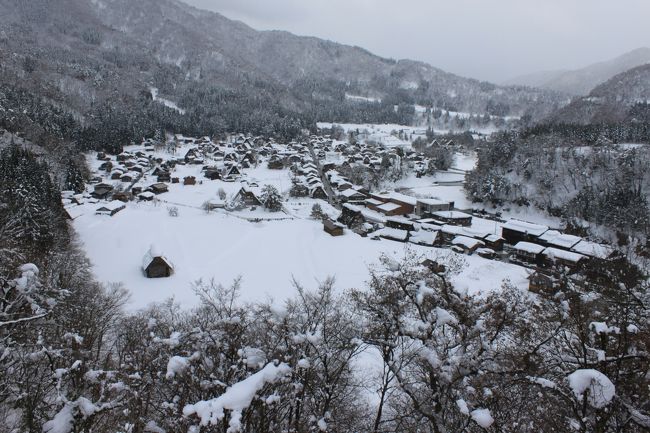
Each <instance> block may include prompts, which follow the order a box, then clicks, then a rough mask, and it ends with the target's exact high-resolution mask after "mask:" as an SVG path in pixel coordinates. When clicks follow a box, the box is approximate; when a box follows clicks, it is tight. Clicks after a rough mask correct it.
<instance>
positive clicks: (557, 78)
mask: <svg viewBox="0 0 650 433" xmlns="http://www.w3.org/2000/svg"><path fill="white" fill-rule="evenodd" d="M646 63H650V48H638V49H636V50H633V51H630V52H629V53H626V54H623V55H622V56H619V57H616V58H615V59H612V60H608V61H605V62H600V63H595V64H593V65H590V66H587V67H584V68H581V69H576V70H573V71H545V72H538V73H534V74H528V75H523V76H520V77H517V78H513V79H511V80H509V81H507V82H506V84H508V85H522V86H532V87H537V88H541V89H548V90H553V91H556V92H562V93H567V94H570V95H587V94H588V93H589V92H590V91H591V90H593V89H594V88H595V87H596V86H598V85H599V84H602V83H604V82H605V81H607V80H609V79H610V78H612V77H613V76H615V75H617V74H620V73H621V72H625V71H627V70H629V69H632V68H634V67H636V66H640V65H644V64H646Z"/></svg>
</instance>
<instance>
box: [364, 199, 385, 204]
mask: <svg viewBox="0 0 650 433" xmlns="http://www.w3.org/2000/svg"><path fill="white" fill-rule="evenodd" d="M365 202H366V204H369V205H372V206H379V205H380V204H382V203H383V201H379V200H376V199H374V198H367V199H366V200H365Z"/></svg>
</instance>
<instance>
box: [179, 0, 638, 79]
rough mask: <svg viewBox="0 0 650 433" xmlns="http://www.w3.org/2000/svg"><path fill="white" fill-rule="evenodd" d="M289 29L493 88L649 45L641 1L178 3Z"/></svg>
mask: <svg viewBox="0 0 650 433" xmlns="http://www.w3.org/2000/svg"><path fill="white" fill-rule="evenodd" d="M183 1H185V2H187V3H189V4H191V5H194V6H197V7H200V8H202V9H209V10H213V11H217V12H220V13H222V14H223V15H225V16H227V17H229V18H233V19H238V20H241V21H243V22H245V23H246V24H248V25H250V26H252V27H254V28H256V29H259V30H270V29H276V30H288V31H290V32H292V33H296V34H298V35H307V36H317V37H320V38H325V39H330V40H333V41H336V42H341V43H345V44H349V45H358V46H360V47H363V48H366V49H368V50H370V51H372V52H373V53H375V54H379V55H381V56H384V57H392V58H395V59H400V58H410V59H414V60H423V61H425V62H428V63H431V64H432V65H434V66H437V67H439V68H442V69H444V70H447V71H449V72H454V73H457V74H460V75H463V76H468V77H474V78H479V79H485V80H490V81H494V82H501V81H504V80H506V79H508V78H512V77H514V76H517V75H521V74H525V73H529V72H537V71H543V70H553V69H574V68H579V67H582V66H586V65H588V64H591V63H594V62H598V61H602V60H607V59H610V58H613V57H616V56H618V55H620V54H623V53H625V52H627V51H630V50H633V49H635V48H638V47H642V46H650V0H183Z"/></svg>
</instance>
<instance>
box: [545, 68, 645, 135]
mask: <svg viewBox="0 0 650 433" xmlns="http://www.w3.org/2000/svg"><path fill="white" fill-rule="evenodd" d="M649 103H650V64H646V65H642V66H638V67H636V68H632V69H630V70H629V71H625V72H622V73H620V74H618V75H615V76H614V77H612V78H611V79H609V80H607V81H606V82H604V83H603V84H601V85H599V86H597V87H596V88H595V89H593V90H592V91H591V92H589V94H588V95H587V96H582V97H576V98H574V99H573V100H572V101H571V103H570V104H569V105H567V106H565V107H563V108H561V109H559V110H558V111H557V112H556V113H554V114H553V115H552V116H551V120H552V121H553V122H555V123H577V124H590V123H613V122H624V121H639V120H643V121H645V122H647V121H648V120H650V117H649V116H648V114H649V111H648V104H649Z"/></svg>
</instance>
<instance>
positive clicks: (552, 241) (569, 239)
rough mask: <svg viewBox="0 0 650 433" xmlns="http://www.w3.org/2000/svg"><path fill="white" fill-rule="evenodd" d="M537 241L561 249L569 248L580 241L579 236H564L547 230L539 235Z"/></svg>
mask: <svg viewBox="0 0 650 433" xmlns="http://www.w3.org/2000/svg"><path fill="white" fill-rule="evenodd" d="M539 239H540V240H542V241H544V242H546V243H547V244H549V245H555V246H558V247H562V248H571V247H572V246H574V245H575V244H577V243H578V242H580V241H581V240H582V238H581V237H580V236H574V235H568V234H564V233H562V232H559V231H557V230H548V231H547V232H545V233H544V234H543V235H541V236H540V237H539Z"/></svg>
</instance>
